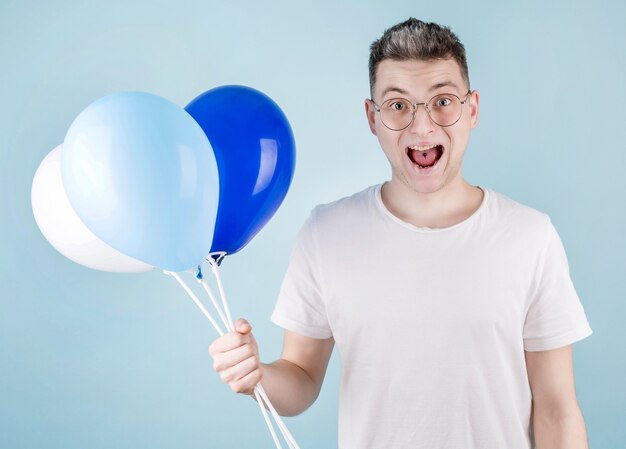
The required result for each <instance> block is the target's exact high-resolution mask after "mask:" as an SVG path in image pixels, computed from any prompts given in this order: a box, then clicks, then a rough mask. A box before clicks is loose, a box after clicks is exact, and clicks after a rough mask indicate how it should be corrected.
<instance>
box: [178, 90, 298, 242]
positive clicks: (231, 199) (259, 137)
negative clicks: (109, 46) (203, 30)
mask: <svg viewBox="0 0 626 449" xmlns="http://www.w3.org/2000/svg"><path fill="white" fill-rule="evenodd" d="M185 109H186V110H187V112H189V114H191V116H192V117H193V118H195V119H196V121H197V122H198V123H199V124H200V126H201V127H202V129H203V130H204V132H205V133H206V135H207V137H208V138H209V141H210V142H211V145H212V146H213V151H214V152H215V157H216V159H217V166H218V170H219V177H220V199H219V208H218V213H217V222H216V224H215V232H214V236H213V244H212V246H211V252H222V251H223V252H226V253H227V254H232V253H235V252H237V251H239V250H240V249H241V248H243V247H244V246H245V245H246V244H247V243H248V242H249V241H250V240H251V239H252V238H253V237H254V236H255V235H256V234H257V233H258V232H259V231H260V230H261V228H262V227H263V226H264V225H265V224H266V223H267V221H268V220H269V219H270V218H271V217H272V215H274V212H276V210H277V209H278V207H279V206H280V204H281V203H282V201H283V199H284V198H285V195H286V194H287V190H288V189H289V184H290V183H291V179H292V178H293V171H294V168H295V143H294V138H293V133H292V131H291V127H290V126H289V122H288V121H287V118H286V117H285V115H284V114H283V112H282V111H281V110H280V108H279V107H278V105H277V104H276V103H274V101H272V99H271V98H269V97H268V96H266V95H265V94H263V93H261V92H259V91H258V90H255V89H252V88H249V87H245V86H222V87H218V88H215V89H212V90H209V91H208V92H205V93H203V94H202V95H200V96H198V97H197V98H195V99H194V100H193V101H191V102H190V103H189V104H188V105H187V107H186V108H185Z"/></svg>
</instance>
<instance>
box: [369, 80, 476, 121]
mask: <svg viewBox="0 0 626 449" xmlns="http://www.w3.org/2000/svg"><path fill="white" fill-rule="evenodd" d="M471 93H472V92H471V91H469V90H468V91H467V93H466V94H465V96H464V97H463V98H464V100H462V101H461V99H460V98H459V97H458V96H456V95H454V94H438V95H435V96H434V97H432V98H431V99H430V100H428V101H427V102H426V103H411V102H410V101H409V100H407V99H406V98H391V99H389V100H386V101H385V102H384V103H383V104H381V105H380V106H378V105H377V104H376V103H375V102H374V100H371V99H370V101H371V102H372V104H373V105H374V109H375V110H376V112H379V113H380V118H381V120H382V122H383V125H385V126H386V127H387V128H389V129H390V130H392V131H402V130H403V129H405V128H408V127H409V125H410V124H411V123H413V120H415V112H416V111H417V107H418V106H424V109H426V113H427V114H428V117H430V119H431V120H432V121H433V123H435V124H437V125H439V126H443V127H446V126H452V125H454V124H455V123H456V122H458V121H459V119H460V118H461V113H462V112H463V105H464V104H465V103H467V97H468V96H469V94H471Z"/></svg>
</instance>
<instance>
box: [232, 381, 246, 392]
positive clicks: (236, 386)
mask: <svg viewBox="0 0 626 449" xmlns="http://www.w3.org/2000/svg"><path fill="white" fill-rule="evenodd" d="M230 389H231V390H233V391H234V392H235V393H243V392H244V390H245V389H244V386H243V384H242V383H241V382H232V383H231V384H230Z"/></svg>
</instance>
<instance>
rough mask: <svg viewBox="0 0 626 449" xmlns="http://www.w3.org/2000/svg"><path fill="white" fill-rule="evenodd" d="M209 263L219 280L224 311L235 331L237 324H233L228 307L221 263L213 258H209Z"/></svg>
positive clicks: (218, 285) (231, 327)
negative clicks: (221, 273)
mask: <svg viewBox="0 0 626 449" xmlns="http://www.w3.org/2000/svg"><path fill="white" fill-rule="evenodd" d="M209 263H210V264H211V271H212V272H213V275H214V276H215V279H216V280H217V288H218V289H219V292H220V297H221V298H222V304H223V305H224V311H225V312H226V317H227V318H228V323H229V324H230V330H231V331H234V330H235V326H234V325H233V319H232V317H231V316H230V309H229V308H228V302H227V301H226V294H225V293H224V285H223V284H222V276H221V275H220V269H219V265H218V263H217V262H216V261H215V260H213V259H212V258H210V259H209Z"/></svg>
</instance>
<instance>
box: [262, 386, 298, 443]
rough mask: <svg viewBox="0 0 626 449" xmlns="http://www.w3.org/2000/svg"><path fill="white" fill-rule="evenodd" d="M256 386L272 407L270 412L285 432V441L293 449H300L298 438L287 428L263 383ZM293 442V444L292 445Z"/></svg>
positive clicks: (269, 406) (283, 432)
mask: <svg viewBox="0 0 626 449" xmlns="http://www.w3.org/2000/svg"><path fill="white" fill-rule="evenodd" d="M255 388H258V390H259V394H260V395H261V397H262V398H263V400H264V401H265V403H266V404H267V406H268V408H269V409H270V412H271V413H272V416H273V417H274V421H276V424H278V427H279V428H280V430H281V432H282V434H283V437H284V438H285V441H287V444H289V447H290V448H291V449H300V446H298V443H296V439H295V438H294V437H293V435H292V434H291V432H289V429H287V426H286V425H285V423H284V422H283V420H282V419H281V418H280V415H279V414H278V412H277V411H276V409H275V408H274V406H273V405H272V402H271V401H270V398H269V397H267V393H265V389H264V388H263V385H261V384H260V383H259V384H257V386H256V387H255ZM292 444H293V446H292Z"/></svg>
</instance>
